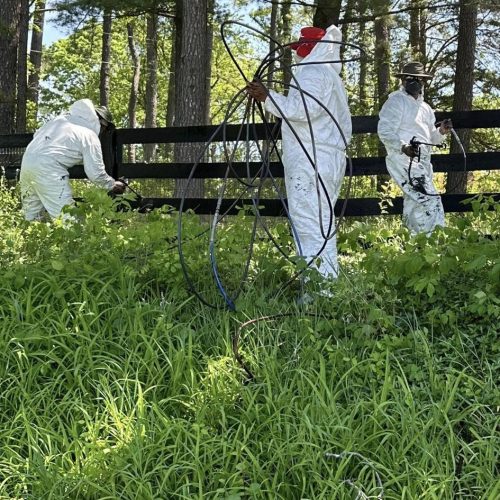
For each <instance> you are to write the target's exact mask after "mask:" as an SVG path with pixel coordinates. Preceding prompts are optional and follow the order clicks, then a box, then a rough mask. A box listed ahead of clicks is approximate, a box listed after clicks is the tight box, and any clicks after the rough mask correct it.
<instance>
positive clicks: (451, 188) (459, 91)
mask: <svg viewBox="0 0 500 500" xmlns="http://www.w3.org/2000/svg"><path fill="white" fill-rule="evenodd" d="M459 5H460V14H459V24H458V47H457V62H456V70H455V87H454V94H453V111H470V110H471V109H472V90H473V86H474V64H475V50H476V29H477V4H476V3H475V2H471V1H470V0H460V2H459ZM470 133H471V131H470V129H462V130H459V131H457V135H458V136H459V137H460V141H461V142H462V144H463V146H464V148H465V151H467V150H468V149H469V143H470ZM450 151H451V153H460V152H461V149H460V146H459V144H458V143H457V141H456V140H455V138H454V137H452V140H451V148H450ZM466 191H467V172H450V173H449V174H448V175H447V179H446V192H447V193H465V192H466Z"/></svg>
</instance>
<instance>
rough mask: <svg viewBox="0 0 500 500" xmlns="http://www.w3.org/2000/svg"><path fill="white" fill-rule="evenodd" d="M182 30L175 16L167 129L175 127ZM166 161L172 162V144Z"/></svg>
mask: <svg viewBox="0 0 500 500" xmlns="http://www.w3.org/2000/svg"><path fill="white" fill-rule="evenodd" d="M180 30H181V22H180V20H179V18H178V16H175V18H174V20H173V23H172V44H171V47H170V70H169V78H168V93H167V109H166V113H165V124H166V126H167V127H173V126H174V120H175V79H176V77H175V75H176V74H177V57H176V54H177V51H179V50H180V44H181V40H180ZM164 148H165V161H169V160H171V159H172V158H171V155H172V151H173V145H172V144H165V145H164Z"/></svg>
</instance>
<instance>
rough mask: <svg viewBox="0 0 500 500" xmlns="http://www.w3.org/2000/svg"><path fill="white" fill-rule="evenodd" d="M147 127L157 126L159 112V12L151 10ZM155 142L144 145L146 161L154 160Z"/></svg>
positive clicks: (147, 29) (147, 80) (147, 77)
mask: <svg viewBox="0 0 500 500" xmlns="http://www.w3.org/2000/svg"><path fill="white" fill-rule="evenodd" d="M146 66H147V75H146V105H145V111H146V117H145V122H144V125H145V127H146V128H154V127H156V118H157V113H158V106H157V104H158V77H157V73H158V14H157V13H156V12H149V13H148V14H147V16H146ZM155 146H156V145H155V144H145V145H144V161H146V162H148V163H150V162H152V161H153V160H154V152H155Z"/></svg>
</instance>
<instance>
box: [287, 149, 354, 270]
mask: <svg viewBox="0 0 500 500" xmlns="http://www.w3.org/2000/svg"><path fill="white" fill-rule="evenodd" d="M283 163H284V164H285V182H286V189H287V198H288V209H289V212H290V218H291V222H292V224H293V229H294V239H295V243H296V246H297V252H298V253H299V254H300V255H301V256H303V257H304V258H305V259H306V260H307V261H310V260H311V259H313V258H314V257H315V256H316V255H317V254H318V253H320V254H319V256H318V261H319V263H318V262H314V263H313V264H312V265H313V266H314V267H315V268H316V269H317V270H318V271H319V273H320V274H321V275H322V276H324V277H330V278H331V277H334V278H335V277H337V276H338V262H337V238H336V235H334V236H332V234H334V232H335V216H334V214H333V209H334V207H335V203H336V201H337V198H338V194H339V190H340V186H341V184H342V179H343V177H344V174H345V154H344V153H343V152H341V151H337V150H334V151H333V152H332V151H329V152H328V155H325V154H318V165H319V167H318V170H319V173H320V175H321V178H322V180H323V183H324V185H325V187H326V190H327V193H328V199H329V200H330V205H329V203H328V199H327V195H325V193H324V190H323V189H322V188H321V185H320V198H319V199H320V200H321V212H322V213H321V216H322V220H323V232H324V235H323V234H322V231H321V226H320V210H319V203H318V194H317V190H316V179H315V173H314V169H313V168H312V167H311V165H310V163H309V162H308V161H307V160H305V161H304V158H299V159H298V160H297V161H295V162H291V161H285V159H284V161H283ZM329 236H332V237H331V238H330V239H329V240H328V241H327V242H326V243H325V237H327V238H328V237H329Z"/></svg>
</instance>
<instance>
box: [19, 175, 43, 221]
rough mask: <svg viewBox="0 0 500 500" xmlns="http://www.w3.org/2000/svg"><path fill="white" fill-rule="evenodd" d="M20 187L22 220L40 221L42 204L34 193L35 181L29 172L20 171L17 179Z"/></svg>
mask: <svg viewBox="0 0 500 500" xmlns="http://www.w3.org/2000/svg"><path fill="white" fill-rule="evenodd" d="M19 183H20V186H21V201H22V211H23V214H24V218H25V219H26V220H28V221H32V220H37V219H40V217H41V216H42V211H43V208H44V207H43V203H42V201H41V200H40V198H39V197H38V194H37V192H36V181H35V180H34V179H33V176H32V175H31V172H30V171H27V170H25V169H21V175H20V177H19Z"/></svg>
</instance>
